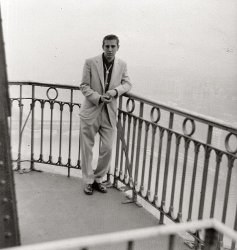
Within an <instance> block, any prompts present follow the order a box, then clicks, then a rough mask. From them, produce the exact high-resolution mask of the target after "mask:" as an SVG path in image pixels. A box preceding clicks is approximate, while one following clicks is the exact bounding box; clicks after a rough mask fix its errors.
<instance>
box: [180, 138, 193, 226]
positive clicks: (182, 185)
mask: <svg viewBox="0 0 237 250" xmlns="http://www.w3.org/2000/svg"><path fill="white" fill-rule="evenodd" d="M189 144H190V140H189V139H187V138H185V145H184V146H185V152H184V163H183V173H182V180H181V188H180V200H179V212H178V220H179V221H181V220H182V210H183V196H184V186H185V180H186V169H187V160H188V149H189Z"/></svg>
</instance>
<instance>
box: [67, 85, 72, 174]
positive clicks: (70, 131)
mask: <svg viewBox="0 0 237 250" xmlns="http://www.w3.org/2000/svg"><path fill="white" fill-rule="evenodd" d="M69 108H70V124H69V142H68V145H69V148H68V162H67V166H68V177H69V176H70V166H71V148H72V112H73V89H71V98H70V104H69Z"/></svg>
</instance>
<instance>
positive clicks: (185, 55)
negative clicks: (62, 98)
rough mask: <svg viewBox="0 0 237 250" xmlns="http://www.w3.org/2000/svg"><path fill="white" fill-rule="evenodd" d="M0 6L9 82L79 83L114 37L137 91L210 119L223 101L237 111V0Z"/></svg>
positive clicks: (22, 0) (55, 0)
mask: <svg viewBox="0 0 237 250" xmlns="http://www.w3.org/2000/svg"><path fill="white" fill-rule="evenodd" d="M0 3H1V9H2V18H3V27H4V37H5V43H6V57H7V64H8V78H9V80H19V81H20V80H31V81H41V82H49V83H62V84H70V85H78V84H79V83H80V80H81V73H82V67H83V63H84V61H85V59H86V58H88V57H92V56H95V55H98V54H100V53H102V49H101V41H102V38H103V36H105V35H107V34H110V33H114V34H117V35H118V36H119V38H120V41H121V46H120V50H119V52H118V56H119V57H121V58H122V59H124V60H125V61H127V63H128V70H129V74H130V77H131V79H132V81H133V83H134V88H133V91H134V92H137V93H142V94H144V95H145V96H147V97H152V98H153V99H157V100H161V101H166V102H167V101H168V102H169V103H171V104H174V105H177V106H180V107H183V108H192V109H193V110H196V111H198V112H199V111H200V110H201V111H203V110H204V113H206V114H208V113H211V112H212V110H211V108H212V107H213V102H214V103H218V102H219V99H220V98H221V99H222V97H223V98H226V100H228V103H226V110H230V108H231V107H233V105H235V104H236V105H237V98H236V96H237V88H236V87H235V86H236V80H237V71H236V68H237V52H236V51H237V50H236V49H237V29H236V24H237V1H236V0H120V1H117V0H116V1H115V0H110V1H109V0H0ZM223 91H224V92H223ZM154 92H155V94H156V95H154ZM230 95H233V96H230ZM210 96H212V97H213V99H212V100H211V101H210V100H209V102H208V100H207V97H210ZM229 100H231V102H229ZM197 101H201V103H203V102H204V101H205V102H206V105H205V107H206V110H205V109H203V108H198V105H195V106H190V105H189V104H192V103H195V102H197ZM221 106H223V103H222V105H221Z"/></svg>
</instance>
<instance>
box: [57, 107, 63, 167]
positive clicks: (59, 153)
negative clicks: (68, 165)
mask: <svg viewBox="0 0 237 250" xmlns="http://www.w3.org/2000/svg"><path fill="white" fill-rule="evenodd" d="M62 125H63V103H62V102H61V103H60V130H59V152H58V155H59V156H58V164H59V165H61V164H62Z"/></svg>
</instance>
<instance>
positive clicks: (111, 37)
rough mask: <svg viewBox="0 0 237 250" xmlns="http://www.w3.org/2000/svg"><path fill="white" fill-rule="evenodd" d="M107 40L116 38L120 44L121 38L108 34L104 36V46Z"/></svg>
mask: <svg viewBox="0 0 237 250" xmlns="http://www.w3.org/2000/svg"><path fill="white" fill-rule="evenodd" d="M105 40H116V41H117V45H118V46H119V38H118V37H117V36H116V35H112V34H111V35H107V36H105V37H104V39H103V43H102V46H104V43H105Z"/></svg>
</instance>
